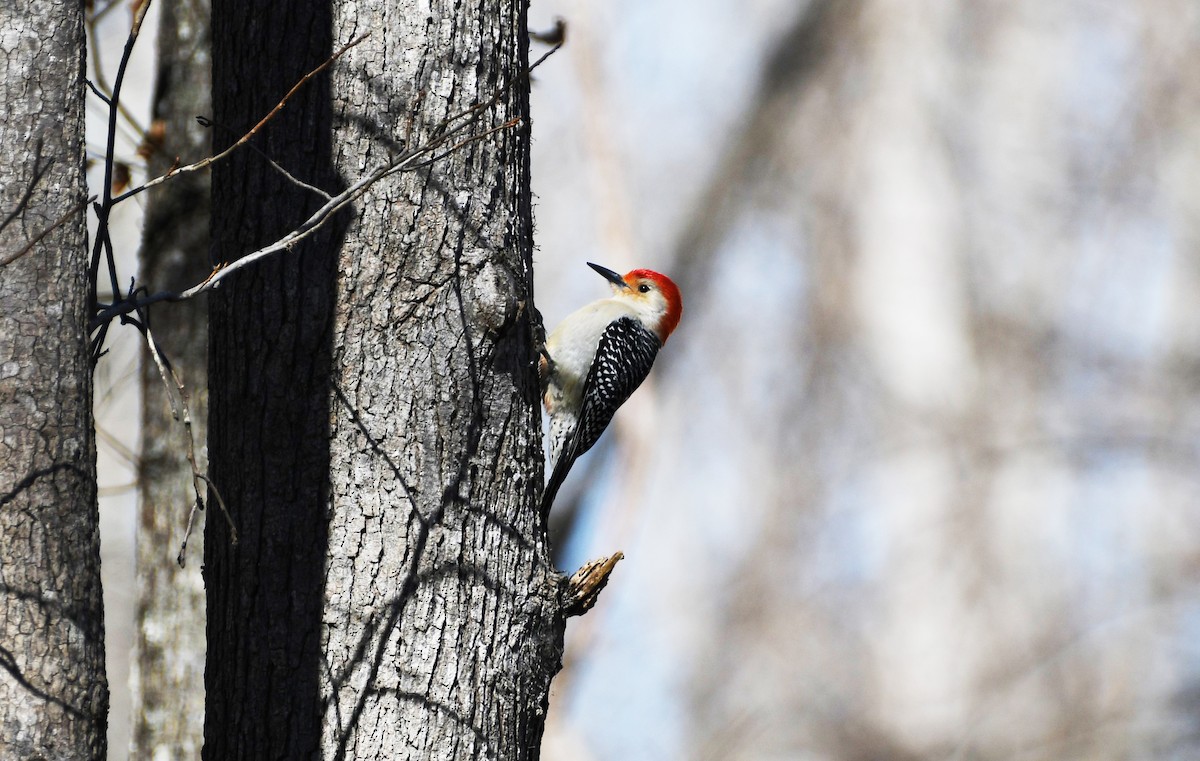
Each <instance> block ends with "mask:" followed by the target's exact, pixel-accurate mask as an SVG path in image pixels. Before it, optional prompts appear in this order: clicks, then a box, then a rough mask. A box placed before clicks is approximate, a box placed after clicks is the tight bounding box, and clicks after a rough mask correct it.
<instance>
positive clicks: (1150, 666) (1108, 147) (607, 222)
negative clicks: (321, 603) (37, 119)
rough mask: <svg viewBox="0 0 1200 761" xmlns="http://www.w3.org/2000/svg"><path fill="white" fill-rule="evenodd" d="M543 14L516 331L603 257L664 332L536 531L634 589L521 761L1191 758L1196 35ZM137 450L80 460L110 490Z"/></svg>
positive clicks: (811, 14) (1104, 19)
mask: <svg viewBox="0 0 1200 761" xmlns="http://www.w3.org/2000/svg"><path fill="white" fill-rule="evenodd" d="M560 17H561V18H562V19H564V20H565V21H566V24H567V31H566V34H567V41H566V45H565V46H564V47H563V49H562V50H560V51H559V52H558V53H556V54H555V55H554V56H553V57H552V58H551V59H550V60H548V61H547V62H546V63H545V64H543V65H542V66H541V67H540V68H539V69H538V70H537V71H536V73H535V82H534V85H533V135H534V151H535V152H534V164H533V183H534V190H535V192H536V195H537V198H536V215H537V223H538V227H537V243H538V251H537V252H536V254H535V265H536V271H537V283H536V289H537V305H538V307H539V309H540V310H541V311H542V313H543V315H544V317H545V320H546V323H547V325H548V326H551V327H552V326H553V325H554V324H556V323H557V322H558V320H560V319H561V318H562V317H563V316H565V315H566V314H567V313H568V312H570V311H572V310H573V309H575V308H577V307H578V306H579V305H581V304H583V303H585V302H587V301H590V300H592V299H595V298H598V297H600V296H602V295H604V293H605V292H606V290H605V289H606V287H605V285H604V283H603V281H602V280H601V279H600V278H598V277H597V276H596V275H595V274H594V273H592V272H591V270H589V269H588V268H587V267H586V266H585V262H587V261H594V262H599V263H602V264H605V265H608V266H610V267H612V268H614V269H619V270H622V271H623V270H626V269H632V268H634V267H642V266H645V267H651V268H653V269H657V270H660V271H662V272H665V273H667V274H669V275H671V276H672V277H673V278H674V279H675V280H676V282H678V283H679V285H680V287H681V288H682V290H683V293H684V301H685V313H684V318H683V322H682V323H681V326H680V328H679V330H678V331H677V332H676V333H675V334H674V336H673V337H672V338H671V341H670V343H669V344H668V346H667V347H666V348H665V350H664V351H663V352H662V354H660V356H659V360H658V364H657V365H656V369H655V372H654V373H653V374H652V376H651V379H650V381H648V383H647V384H646V385H645V386H643V388H642V389H641V390H639V392H638V393H637V394H636V395H635V397H634V398H633V399H632V400H631V401H630V402H629V403H628V404H627V405H626V407H625V408H624V409H623V411H622V412H621V413H620V414H619V415H618V420H617V423H616V426H615V429H614V430H613V431H611V432H610V433H609V434H608V435H607V436H606V437H605V441H604V442H603V443H602V445H600V446H598V447H597V448H596V449H595V450H593V452H592V453H591V454H589V455H588V456H587V457H586V458H585V460H583V461H582V462H581V463H580V464H579V465H577V466H576V468H575V470H574V471H573V473H572V476H571V478H570V479H569V480H568V482H567V485H566V486H565V487H564V491H563V492H562V494H561V496H560V507H558V508H556V515H555V520H556V526H555V530H556V532H557V535H558V536H559V541H558V543H557V546H558V548H559V553H560V558H559V565H560V567H562V568H564V569H565V570H567V571H570V570H573V569H574V568H575V567H577V566H578V565H579V564H581V563H582V562H584V561H585V560H587V559H589V558H593V557H597V556H600V555H607V554H609V553H611V552H613V551H615V550H618V549H619V550H623V551H624V552H625V555H626V559H625V560H624V562H622V563H621V564H620V565H619V566H618V567H617V569H616V571H615V573H614V575H613V579H612V582H611V584H610V585H609V587H608V589H607V590H606V591H605V592H604V594H603V595H602V596H601V598H600V602H599V604H598V605H597V607H596V609H595V610H593V611H592V612H591V613H589V614H588V615H587V616H586V617H584V618H582V619H573V620H572V623H571V625H570V627H569V629H568V638H567V648H568V652H567V657H566V664H565V667H564V670H563V673H562V674H561V675H560V677H559V678H558V679H557V681H556V682H555V686H554V692H553V695H552V699H551V710H550V715H549V724H548V727H547V736H546V744H545V752H544V758H546V759H547V760H548V761H592V760H593V759H594V760H596V761H600V760H602V759H629V760H632V761H658V760H660V759H665V760H673V759H689V760H700V761H708V760H712V761H716V760H718V759H730V760H734V759H737V760H741V759H745V760H750V759H753V760H755V761H760V760H761V761H776V760H784V759H798V760H808V759H838V760H846V761H868V760H872V761H881V760H887V761H891V760H893V759H895V760H897V761H905V760H907V759H946V760H947V761H953V760H957V759H976V760H987V761H991V760H993V759H994V760H997V761H998V760H1000V759H1004V760H1006V761H1007V760H1017V759H1021V760H1033V759H1046V760H1051V759H1055V760H1057V759H1079V760H1084V759H1087V760H1100V761H1104V760H1107V759H1155V760H1156V761H1157V760H1160V759H1169V760H1170V759H1179V760H1192V759H1200V591H1198V589H1200V587H1198V584H1197V582H1198V581H1200V510H1198V509H1197V508H1198V499H1197V498H1198V497H1200V475H1198V469H1197V462H1198V456H1200V396H1198V394H1197V389H1198V388H1200V183H1198V181H1197V178H1198V177H1200V77H1198V76H1197V75H1196V72H1197V71H1200V6H1197V5H1196V4H1195V3H1191V2H1186V1H1184V0H1143V2H1140V3H1127V2H1118V1H1116V0H1113V1H1106V0H1090V1H1088V2H1083V1H1082V0H1052V1H1051V2H1035V1H1034V0H972V2H967V3H953V2H944V1H943V2H935V1H934V0H911V1H910V2H897V1H896V0H891V1H888V0H861V1H852V0H840V1H835V0H824V1H820V0H809V1H807V2H805V1H803V0H742V1H741V2H738V3H729V2H716V1H714V0H708V1H707V2H696V1H695V0H656V1H655V2H646V1H645V0H604V2H594V1H585V0H538V2H536V3H535V4H534V5H533V7H532V9H531V12H530V26H531V28H533V29H535V30H549V29H551V28H552V27H553V26H554V24H555V20H556V18H560ZM126 23H127V21H126ZM126 28H127V27H126ZM123 34H124V32H123V31H122V32H121V35H122V36H123ZM546 49H547V48H546V46H544V45H540V44H538V43H535V44H534V49H533V53H532V55H533V56H534V57H536V56H537V55H540V53H541V52H544V50H546ZM107 52H111V53H113V54H114V55H115V54H118V53H119V42H118V43H114V44H112V45H110V46H109V47H108V48H107ZM147 71H149V69H147ZM145 97H146V99H148V97H149V91H148V90H147V91H146V96H145ZM129 103H130V104H131V105H132V104H133V100H132V98H131V100H130V101H129ZM92 144H93V145H96V144H97V143H96V141H95V140H93V141H92ZM130 208H132V207H130ZM134 240H135V241H136V233H135V234H134ZM134 356H136V351H135V352H134ZM134 361H135V360H134V359H129V360H127V363H132V362H134ZM132 366H133V365H132V364H126V365H118V364H117V363H116V362H114V363H113V364H112V367H117V368H121V367H124V368H129V367H132ZM104 367H105V364H104V363H101V371H102V372H104V370H103V368H104ZM108 372H110V373H112V374H113V376H114V377H116V378H117V379H120V377H121V376H120V373H121V372H126V370H119V369H118V370H112V369H110V370H109V371H108ZM128 372H132V370H129V371H128ZM133 385H134V384H129V383H127V384H126V386H133ZM98 399H99V401H98V403H99V405H100V420H101V426H102V427H104V426H105V425H106V423H105V422H104V421H105V420H107V419H112V418H111V414H112V413H111V410H113V409H117V410H120V409H122V408H121V407H120V406H119V405H120V404H121V402H120V401H119V400H114V399H113V398H112V397H111V395H108V396H106V395H105V393H104V392H103V390H101V391H100V393H99V396H98ZM106 405H108V408H107V409H108V410H109V412H108V413H106V412H105V409H106ZM134 409H136V406H135V407H134ZM105 414H109V415H110V418H105V417H104V415H105ZM116 418H117V419H118V420H119V419H125V420H126V421H127V420H128V416H127V415H125V414H123V413H118V414H117V415H116ZM133 436H134V439H133V441H132V442H129V441H128V440H126V441H125V443H124V444H120V441H118V439H119V437H118V436H114V437H112V438H113V439H114V441H117V444H113V443H111V442H110V443H108V444H107V445H106V443H105V441H106V440H105V439H104V438H102V440H101V447H102V459H101V464H102V465H104V464H105V463H106V462H108V463H109V464H110V467H109V468H108V470H107V471H106V472H107V473H108V474H109V475H108V476H104V475H102V485H104V484H107V485H109V486H110V487H112V489H111V491H115V492H121V487H122V485H127V483H128V481H129V477H130V473H132V472H133V471H132V470H129V469H128V468H126V470H124V471H123V470H121V468H122V467H123V465H122V463H123V462H125V461H126V460H128V458H127V457H124V456H123V455H121V454H120V453H121V449H120V448H119V446H118V444H119V445H120V446H124V447H125V448H126V449H127V450H128V451H136V431H134V434H133ZM105 450H107V451H105ZM106 458H107V459H106ZM105 479H106V480H105ZM131 493H132V492H129V491H128V489H126V491H125V492H124V494H125V498H126V499H128V497H129V495H130V494H131ZM118 496H119V495H118ZM114 504H116V503H114V502H113V500H112V499H109V500H108V501H106V505H107V506H106V508H105V509H106V511H107V512H106V515H107V516H109V520H108V522H107V523H106V524H105V531H106V533H105V535H104V550H105V556H104V562H105V573H106V576H105V588H106V595H111V597H106V600H107V602H106V604H107V606H108V607H107V611H108V615H109V648H110V679H112V681H113V682H114V684H113V689H114V693H116V692H117V691H118V690H119V688H120V686H121V685H120V682H121V680H123V679H124V680H127V674H128V667H127V665H126V666H125V667H124V668H125V671H124V673H122V672H121V671H120V669H121V668H122V667H121V665H120V663H119V662H118V661H119V658H120V656H121V653H122V641H121V639H120V637H121V634H120V631H122V629H121V627H122V626H123V627H124V629H123V631H125V632H127V633H128V632H129V631H130V628H131V625H130V624H129V623H128V622H129V621H131V620H132V609H131V608H129V607H126V608H125V609H124V611H122V609H120V605H121V604H122V603H121V595H122V594H124V595H125V596H126V597H129V596H130V590H131V588H132V587H131V583H132V582H130V581H126V582H125V583H124V584H122V583H120V582H119V581H116V582H114V578H117V577H115V576H114V575H113V574H116V573H118V572H119V571H120V569H121V568H124V567H127V568H128V569H129V573H132V563H131V562H130V563H125V561H124V560H122V559H121V558H122V556H121V555H120V548H121V547H122V546H125V547H126V548H128V547H129V546H130V543H131V541H132V535H133V533H132V532H133V525H134V524H133V518H132V516H133V507H132V503H128V502H127V503H121V504H119V505H117V506H116V507H113V505H114ZM122 542H125V545H122V544H121V543H122ZM174 552H175V548H167V549H166V550H165V551H164V557H166V558H171V557H173V555H174ZM114 553H115V554H114ZM110 561H111V562H110ZM123 563H124V565H123ZM193 566H194V567H193ZM193 566H189V569H190V571H189V572H191V573H195V574H198V573H199V568H198V566H199V563H198V562H196V563H194V564H193ZM122 622H124V623H122ZM124 648H125V655H126V656H127V654H128V641H126V642H125V643H124ZM114 709H115V710H114V714H113V719H112V721H113V729H112V731H113V733H114V740H115V741H117V739H116V738H117V736H118V733H119V732H120V731H122V730H121V726H120V714H119V712H118V710H119V709H118V707H117V705H116V704H114ZM126 710H127V709H126ZM125 715H126V717H127V716H128V714H127V713H126V714H125ZM125 721H126V722H128V719H127V718H126V719H125ZM125 737H126V738H127V737H128V733H127V730H126V734H125ZM114 747H116V748H123V747H127V743H126V744H125V745H114ZM123 756H124V754H123V753H121V754H119V755H115V756H114V758H121V757H123Z"/></svg>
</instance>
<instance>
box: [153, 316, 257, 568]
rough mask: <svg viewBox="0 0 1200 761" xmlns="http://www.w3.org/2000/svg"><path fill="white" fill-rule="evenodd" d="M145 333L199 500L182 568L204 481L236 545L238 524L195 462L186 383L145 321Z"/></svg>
mask: <svg viewBox="0 0 1200 761" xmlns="http://www.w3.org/2000/svg"><path fill="white" fill-rule="evenodd" d="M140 327H141V330H142V335H144V336H145V337H146V346H147V347H148V348H149V349H150V356H151V357H152V358H153V359H154V366H155V367H157V368H158V376H159V377H160V378H162V382H163V386H164V387H166V389H167V400H168V402H170V404H171V417H173V418H175V420H177V421H179V422H181V423H183V429H184V433H185V435H186V439H185V443H186V444H187V449H186V453H187V461H188V464H189V465H190V466H191V468H192V490H193V491H194V492H195V494H196V499H195V500H194V501H193V502H192V509H191V511H190V512H189V513H188V522H187V529H186V531H185V532H184V535H183V543H182V544H181V546H180V548H179V555H178V556H177V558H176V560H177V561H178V562H179V565H180V566H181V567H182V566H183V565H184V556H185V553H186V552H187V543H188V538H189V537H190V536H191V534H192V525H193V523H194V522H195V519H196V513H197V512H198V511H200V510H203V509H204V497H203V496H201V493H200V487H201V484H202V483H203V484H205V485H207V486H208V488H209V490H210V491H211V492H212V494H213V495H214V496H215V497H216V498H217V505H218V506H219V507H220V508H221V514H222V515H224V516H225V521H226V523H228V524H229V534H230V542H231V543H232V544H237V526H235V525H234V523H233V516H231V515H230V514H229V508H228V507H226V505H225V500H224V499H223V498H222V497H221V493H220V492H219V491H217V487H216V485H215V484H213V482H212V481H211V480H209V478H208V476H206V475H204V474H203V473H201V472H200V465H199V464H198V463H197V462H196V442H195V436H194V435H193V434H192V411H191V409H190V408H189V407H188V403H187V390H186V388H185V387H184V385H183V381H182V380H180V379H179V375H178V374H176V372H175V371H174V370H173V369H172V368H171V366H170V363H169V362H168V361H167V358H166V355H165V354H164V353H163V350H162V347H160V346H159V345H158V342H157V341H155V340H154V335H153V334H152V333H151V332H150V327H149V325H148V324H146V322H145V321H143V322H142V324H141V326H140Z"/></svg>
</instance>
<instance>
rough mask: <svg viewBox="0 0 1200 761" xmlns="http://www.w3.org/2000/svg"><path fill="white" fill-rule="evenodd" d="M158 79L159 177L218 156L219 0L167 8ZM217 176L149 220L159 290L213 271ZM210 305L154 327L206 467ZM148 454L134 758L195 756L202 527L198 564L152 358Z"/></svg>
mask: <svg viewBox="0 0 1200 761" xmlns="http://www.w3.org/2000/svg"><path fill="white" fill-rule="evenodd" d="M160 13H161V16H160V18H159V31H158V56H159V62H158V82H157V86H156V88H155V100H154V119H155V124H156V126H161V127H162V129H163V132H162V143H161V145H160V146H158V148H157V150H156V152H155V153H153V154H152V155H151V157H150V161H149V163H150V174H151V176H156V175H160V174H163V173H164V172H166V171H167V170H168V169H169V168H170V167H171V165H172V164H173V163H174V162H175V160H176V159H177V158H181V159H182V160H183V161H184V162H185V163H186V162H189V161H195V160H196V159H198V158H200V157H201V156H204V155H206V154H207V152H208V150H209V145H210V143H211V139H210V135H209V131H208V130H206V129H204V128H203V127H201V126H200V124H198V123H197V122H196V118H195V117H196V116H197V115H210V114H211V113H212V101H211V97H210V91H211V78H210V66H211V58H210V47H209V46H210V44H211V43H210V38H209V2H208V0H178V1H177V2H169V3H164V4H163V5H162V6H161V7H160ZM210 185H211V183H210V181H209V175H208V174H206V173H204V172H195V173H190V174H183V175H180V176H178V177H176V178H175V179H173V180H172V181H171V182H169V183H167V184H166V185H164V186H162V187H161V188H159V189H157V190H155V191H153V192H152V193H151V194H150V197H149V201H148V202H147V204H146V218H145V222H144V223H143V238H142V251H141V277H142V280H143V281H144V282H146V283H149V284H150V285H151V287H152V288H155V289H182V288H183V287H185V286H187V285H191V284H192V283H196V282H199V281H200V280H202V279H203V278H204V275H205V274H206V273H207V272H208V271H209V270H210V269H211V261H210V258H209V252H208V244H209V236H208V218H209V187H210ZM206 306H207V305H206V304H205V303H203V302H202V301H199V300H192V301H184V302H180V303H178V304H169V305H161V306H159V307H157V308H155V310H154V314H153V318H154V319H153V323H152V324H151V328H152V330H153V332H154V337H155V339H156V340H157V341H158V343H159V344H160V345H161V346H162V347H163V349H164V350H165V351H166V352H167V355H168V357H169V358H170V360H171V364H172V367H173V368H174V370H175V371H176V373H178V374H179V376H180V377H181V378H182V379H183V381H184V383H185V384H186V386H187V389H188V393H189V406H190V409H191V419H192V425H193V434H194V436H195V441H196V453H197V456H198V457H199V458H200V467H201V468H203V467H204V461H203V458H204V449H203V443H204V439H205V435H206V432H207V413H208V387H207V386H208V372H207V371H208V358H207V351H208V318H207V308H206ZM141 383H142V453H141V460H140V464H141V471H140V473H139V478H138V486H139V489H140V497H141V499H140V505H139V508H138V515H139V520H138V535H137V584H138V587H137V595H138V617H137V639H136V643H135V648H136V650H135V663H136V670H135V672H134V674H135V677H134V711H133V716H134V730H133V756H134V757H135V758H139V759H151V758H162V757H164V755H165V756H166V757H170V758H196V757H197V756H198V754H199V752H200V746H201V744H202V738H203V730H204V653H205V640H204V586H203V582H202V580H201V578H200V565H201V563H200V560H201V559H202V558H203V544H202V542H201V536H202V533H201V531H200V527H201V526H202V525H203V524H202V523H201V522H199V521H198V525H197V530H196V531H194V532H193V533H192V536H191V539H190V541H189V544H188V553H187V566H186V567H185V568H180V567H179V566H178V565H177V564H176V563H175V555H176V553H177V552H178V551H179V547H180V543H181V542H182V540H183V533H184V528H185V526H186V522H187V511H188V510H189V507H190V505H191V503H192V499H193V495H192V486H191V481H192V478H191V467H190V465H189V464H188V462H187V460H186V458H185V456H184V452H185V446H186V438H185V437H186V432H185V431H184V429H183V428H182V426H181V425H180V423H179V422H178V421H176V420H175V419H174V418H173V416H172V414H171V410H170V406H169V403H168V399H167V394H166V389H165V388H164V386H163V382H162V379H161V378H160V376H159V373H158V370H157V368H156V366H155V364H154V363H153V362H151V361H145V362H143V363H142V370H141Z"/></svg>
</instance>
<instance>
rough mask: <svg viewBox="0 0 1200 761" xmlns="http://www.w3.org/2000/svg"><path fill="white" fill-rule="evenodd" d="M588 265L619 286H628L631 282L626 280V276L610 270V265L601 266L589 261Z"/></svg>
mask: <svg viewBox="0 0 1200 761" xmlns="http://www.w3.org/2000/svg"><path fill="white" fill-rule="evenodd" d="M587 266H589V267H591V268H592V269H594V270H596V271H597V272H599V273H600V274H601V275H602V276H603V277H604V279H605V280H607V281H608V282H610V283H612V284H613V285H615V286H617V287H618V288H628V287H629V283H626V282H625V278H623V277H621V276H620V275H618V274H617V273H615V272H613V271H612V270H610V269H609V268H608V267H601V266H600V265H599V264H592V263H591V262H588V263H587Z"/></svg>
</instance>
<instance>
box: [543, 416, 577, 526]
mask: <svg viewBox="0 0 1200 761" xmlns="http://www.w3.org/2000/svg"><path fill="white" fill-rule="evenodd" d="M573 423H574V421H566V420H561V419H556V420H552V421H551V423H550V461H551V462H553V463H554V466H553V469H552V470H551V471H550V480H549V481H547V482H546V489H545V491H543V492H542V515H543V516H546V515H549V514H550V508H551V507H553V506H554V497H555V496H557V495H558V489H559V487H561V486H562V484H563V481H565V480H566V479H567V473H569V472H570V470H571V466H572V465H574V464H575V457H574V455H573V454H572V451H571V450H572V449H573V447H572V446H571V443H572V441H571V440H572V439H573V438H574V436H573V434H574V432H575V431H574V429H575V425H574V424H573Z"/></svg>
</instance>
